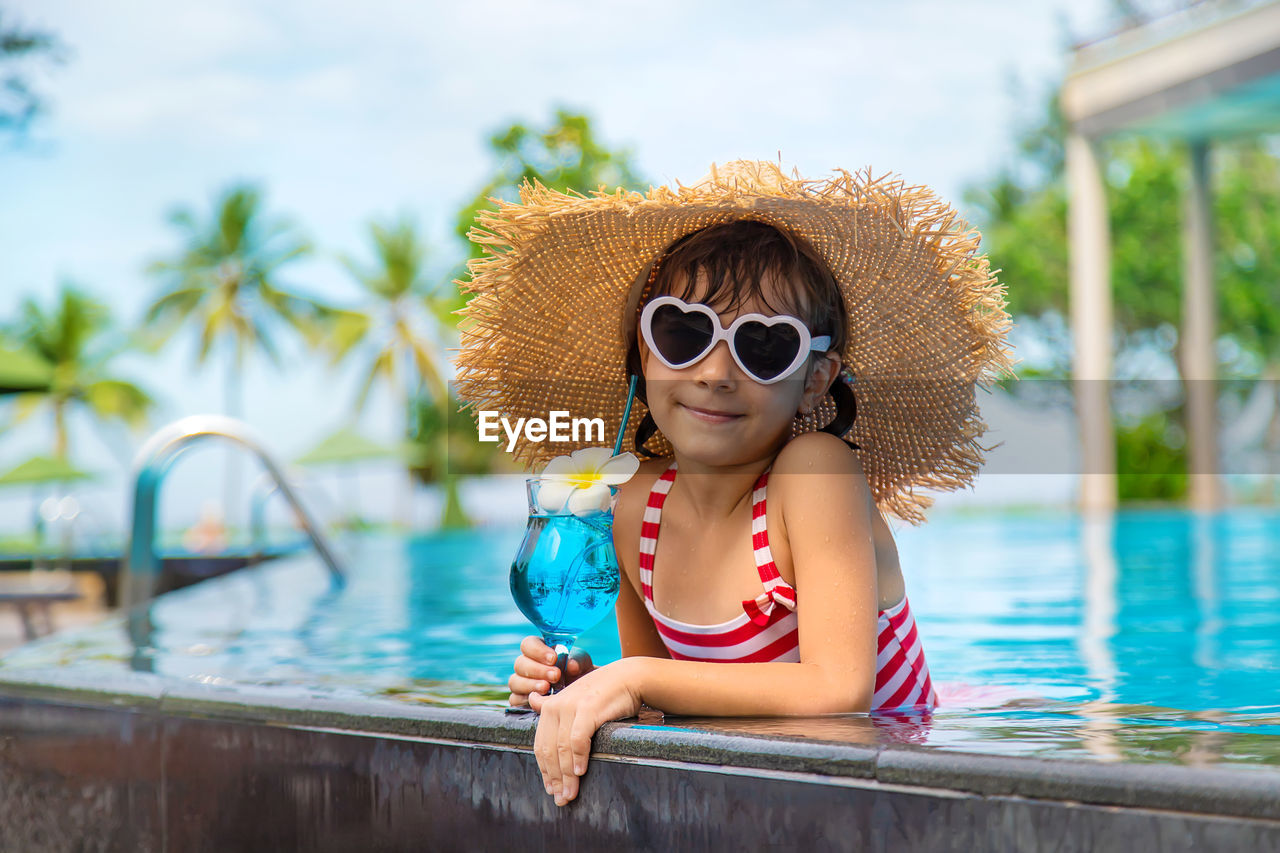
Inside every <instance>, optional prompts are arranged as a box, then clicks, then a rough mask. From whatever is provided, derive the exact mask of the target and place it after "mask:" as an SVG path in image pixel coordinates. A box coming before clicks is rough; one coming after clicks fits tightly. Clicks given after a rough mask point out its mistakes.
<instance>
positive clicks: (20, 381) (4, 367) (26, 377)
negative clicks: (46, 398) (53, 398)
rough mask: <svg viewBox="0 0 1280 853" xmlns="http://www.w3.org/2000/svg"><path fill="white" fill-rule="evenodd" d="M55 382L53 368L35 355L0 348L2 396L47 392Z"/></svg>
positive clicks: (3, 347)
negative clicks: (51, 383)
mask: <svg viewBox="0 0 1280 853" xmlns="http://www.w3.org/2000/svg"><path fill="white" fill-rule="evenodd" d="M52 381H53V368H52V367H51V366H50V365H49V362H47V361H45V360H44V359H43V358H41V357H40V356H38V355H36V354H35V353H33V352H31V351H29V350H25V349H10V348H9V347H6V346H0V394H11V393H14V392H17V391H45V390H47V389H48V388H49V383H50V382H52Z"/></svg>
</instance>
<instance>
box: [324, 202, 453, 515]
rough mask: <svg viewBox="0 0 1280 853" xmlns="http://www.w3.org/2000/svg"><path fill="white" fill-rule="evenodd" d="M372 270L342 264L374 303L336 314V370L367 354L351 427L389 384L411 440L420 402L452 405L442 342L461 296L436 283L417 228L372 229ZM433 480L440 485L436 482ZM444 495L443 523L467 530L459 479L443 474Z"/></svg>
mask: <svg viewBox="0 0 1280 853" xmlns="http://www.w3.org/2000/svg"><path fill="white" fill-rule="evenodd" d="M369 231H370V235H371V236H372V239H373V246H374V263H373V266H371V267H366V266H362V265H361V264H360V263H358V262H357V261H355V260H353V259H352V258H350V257H344V258H343V259H342V261H343V264H344V265H345V266H346V268H347V270H348V272H350V273H351V276H352V277H353V278H354V279H355V280H356V281H357V282H359V283H360V285H361V286H362V287H363V288H364V290H365V293H366V297H367V298H368V300H369V301H370V302H371V303H372V305H371V307H370V308H368V309H367V310H364V311H361V310H344V311H341V312H335V314H334V317H333V322H332V325H331V331H330V333H329V335H328V339H329V344H328V345H329V349H330V352H331V353H332V356H333V361H334V363H335V364H336V363H338V362H340V361H342V360H344V359H346V358H348V357H350V356H351V355H352V354H354V353H356V352H364V353H365V354H366V357H367V360H368V366H367V367H366V368H365V371H364V379H363V381H362V382H361V384H360V390H359V392H358V393H357V395H356V401H355V406H354V407H353V408H352V409H351V419H352V420H353V421H354V420H355V419H356V418H357V417H359V415H360V412H361V411H362V410H363V409H364V406H365V402H366V401H367V399H368V396H369V392H370V391H371V390H372V389H373V386H374V385H376V384H377V383H378V382H380V381H381V382H384V383H385V384H386V385H387V387H388V388H389V389H390V391H391V393H392V395H393V396H394V398H395V399H396V401H397V403H398V404H399V405H398V407H397V408H398V411H399V412H400V415H401V417H402V424H404V427H405V431H406V433H412V432H413V431H414V427H413V423H414V419H415V418H416V413H415V409H416V408H418V406H417V405H415V403H414V400H415V399H417V400H423V401H425V403H424V404H423V405H426V406H428V407H442V406H445V405H447V401H448V400H449V392H448V389H447V388H446V387H445V381H444V378H443V374H444V372H443V370H442V367H441V361H442V360H443V352H442V351H441V350H442V348H443V342H444V340H445V339H446V338H447V337H448V336H449V335H450V334H451V332H452V327H453V322H452V320H453V318H452V316H451V312H452V311H453V310H455V309H456V308H457V307H458V305H459V300H458V291H457V288H456V287H455V286H454V285H452V284H441V283H439V282H433V281H432V280H431V279H430V278H429V277H428V276H427V273H426V269H425V266H424V262H425V259H426V254H427V249H426V245H425V244H424V242H423V240H422V238H421V237H420V236H419V234H418V228H417V226H416V224H415V223H414V222H413V220H411V219H409V218H408V217H407V216H401V217H400V218H399V219H398V220H396V221H388V222H385V223H382V222H373V223H371V225H370V226H369ZM433 479H434V478H433ZM438 479H440V480H442V481H443V482H444V485H445V492H446V508H445V517H446V519H447V520H450V521H456V522H458V523H460V524H461V523H465V514H463V512H462V508H461V504H460V503H459V501H458V494H457V486H456V482H455V479H456V478H452V477H448V476H446V474H445V472H440V475H439V477H438Z"/></svg>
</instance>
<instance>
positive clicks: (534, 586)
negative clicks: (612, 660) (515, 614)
mask: <svg viewBox="0 0 1280 853" xmlns="http://www.w3.org/2000/svg"><path fill="white" fill-rule="evenodd" d="M618 583H619V577H618V561H617V558H616V557H615V556H614V552H613V515H612V513H607V512H606V513H600V514H598V515H593V516H587V517H583V518H579V517H577V516H574V515H571V514H565V515H558V514H557V515H530V516H529V526H528V527H527V528H526V530H525V534H524V541H523V542H521V543H520V550H519V552H518V553H517V554H516V558H515V561H514V562H513V563H512V564H511V596H512V598H514V599H515V602H516V606H517V607H519V608H520V612H521V613H523V614H524V615H525V618H526V619H528V620H529V621H530V622H532V623H533V624H534V625H535V626H537V628H538V630H539V631H541V632H542V637H543V640H544V641H545V642H546V643H547V645H549V646H552V647H553V648H554V647H555V646H556V645H563V646H566V647H569V646H572V645H573V641H574V640H576V639H577V638H578V636H579V635H580V634H582V632H584V631H586V630H588V629H590V628H592V627H594V626H595V624H596V623H597V622H599V621H600V620H601V619H603V618H604V617H605V616H606V615H608V613H609V611H610V610H612V609H613V604H614V602H615V601H616V600H617V598H618Z"/></svg>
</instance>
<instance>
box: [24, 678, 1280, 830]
mask: <svg viewBox="0 0 1280 853" xmlns="http://www.w3.org/2000/svg"><path fill="white" fill-rule="evenodd" d="M0 698H12V699H22V700H28V701H37V702H47V703H52V704H59V705H73V706H79V707H98V708H109V709H113V710H128V711H136V712H140V713H150V714H158V715H162V716H174V717H196V718H208V719H217V720H222V721H234V722H242V723H248V724H265V725H283V726H291V727H297V728H317V729H326V730H333V731H343V732H350V733H353V734H363V735H373V736H377V735H384V736H389V737H402V738H413V739H430V740H438V741H450V742H458V743H462V744H472V745H477V746H498V747H514V748H518V749H525V750H530V749H532V745H533V735H534V729H535V726H536V717H535V716H533V715H513V714H507V713H504V712H503V711H502V710H501V709H498V708H494V707H484V706H464V707H445V706H435V705H425V704H413V703H410V702H405V701H401V700H396V699H391V698H387V699H381V698H339V697H332V696H324V695H316V694H314V693H306V692H305V691H298V690H296V689H290V688H274V687H268V686H248V685H234V686H227V685H209V684H201V683H194V682H182V681H175V680H174V679H171V678H166V677H163V676H159V675H153V674H150V673H141V672H131V671H123V672H122V671H113V672H111V673H109V674H101V673H97V674H95V673H88V672H83V671H80V672H77V671H73V670H41V671H30V670H26V671H24V670H8V671H6V670H4V669H0ZM593 747H594V749H593V752H592V757H593V758H601V759H605V760H609V759H610V758H614V759H622V760H634V759H641V760H644V759H649V760H655V761H679V762H685V763H689V764H695V765H710V766H716V767H732V768H740V769H746V770H764V771H787V772H794V773H802V774H810V775H813V776H817V777H837V778H846V779H862V780H874V781H875V782H878V783H882V784H888V785H895V786H906V787H912V788H929V789H935V790H936V789H943V790H948V791H953V792H956V793H964V794H974V795H979V796H1003V797H1022V798H1028V799H1035V800H1051V801H1060V802H1065V803H1082V804H1090V805H1101V806H1116V807H1130V808H1142V809H1149V810H1158V811H1174V812H1185V813H1194V814H1203V815H1214V816H1230V817H1241V818H1250V819H1254V820H1270V821H1280V774H1277V773H1276V772H1275V771H1274V770H1273V768H1270V767H1265V768H1256V767H1251V768H1247V769H1245V768H1241V769H1238V770H1236V769H1223V768H1201V767H1190V766H1185V765H1170V764H1167V763H1162V764H1140V763H1121V762H1114V763H1109V762H1099V761H1077V760H1072V759H1044V758H1032V757H1026V756H1003V755H989V754H980V753H973V752H962V751H955V750H951V749H941V748H937V747H929V746H920V745H910V744H881V745H875V746H872V745H859V744H850V743H840V742H833V741H825V740H811V739H798V738H789V737H783V736H777V735H768V734H757V733H731V732H722V731H712V730H708V729H699V728H697V727H696V722H695V724H694V726H692V727H688V728H686V727H683V726H681V725H680V724H679V720H678V719H673V718H669V720H668V721H665V722H664V723H663V724H660V725H646V724H642V723H639V722H632V721H622V722H616V723H609V724H607V725H605V726H604V727H603V728H601V730H600V731H599V732H598V733H597V735H596V737H595V740H594V743H593Z"/></svg>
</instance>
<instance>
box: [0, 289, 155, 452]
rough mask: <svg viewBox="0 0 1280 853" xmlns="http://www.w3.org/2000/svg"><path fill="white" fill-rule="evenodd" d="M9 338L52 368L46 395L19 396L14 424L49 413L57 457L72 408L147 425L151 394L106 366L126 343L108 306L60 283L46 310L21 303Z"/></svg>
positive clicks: (64, 446) (64, 441) (65, 448)
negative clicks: (37, 414) (32, 416)
mask: <svg viewBox="0 0 1280 853" xmlns="http://www.w3.org/2000/svg"><path fill="white" fill-rule="evenodd" d="M7 336H8V337H10V338H12V339H13V340H14V341H16V342H18V343H19V344H21V345H22V346H24V347H25V348H26V349H27V350H29V351H30V352H32V353H34V354H35V355H36V356H38V357H39V358H41V359H43V360H44V361H46V362H47V363H48V364H49V365H50V366H51V367H52V368H53V381H52V382H51V383H50V386H49V388H48V390H46V391H29V392H25V393H22V394H19V395H18V397H17V419H18V420H23V419H25V418H27V417H29V416H30V415H32V414H33V413H34V412H36V411H38V410H40V409H44V408H48V409H49V410H50V412H51V414H52V416H53V453H54V455H55V456H57V457H60V458H66V456H67V455H68V453H69V445H68V432H67V423H66V419H67V414H68V412H69V410H71V409H72V408H83V409H85V410H87V411H88V412H89V413H90V415H92V416H93V417H95V418H97V419H100V420H118V421H122V422H123V423H126V424H128V425H129V426H131V427H135V428H136V427H141V426H143V425H145V423H146V418H147V415H148V413H149V412H150V411H151V409H152V408H153V406H154V401H153V400H152V398H151V396H150V394H148V393H147V392H146V391H144V390H143V389H142V388H141V387H139V386H138V385H135V384H134V383H132V382H129V381H128V380H125V379H122V378H120V377H118V376H115V375H113V374H112V373H111V372H110V362H111V361H112V359H114V358H115V357H116V356H117V355H118V354H119V353H120V352H121V351H123V350H124V349H125V343H126V342H125V341H124V339H123V338H121V337H120V336H118V335H116V334H115V329H114V325H113V323H112V320H111V313H110V311H109V309H108V308H107V306H106V305H104V304H102V303H101V302H98V301H97V300H95V299H93V298H92V297H90V296H89V295H87V294H86V293H85V292H84V291H82V290H80V289H79V288H77V287H76V286H75V285H72V284H69V283H63V285H62V286H61V288H60V290H59V291H58V293H57V295H56V296H55V297H54V304H53V306H52V307H50V308H45V307H44V306H42V305H41V304H40V303H38V302H36V301H35V300H34V299H31V298H29V297H28V298H27V299H24V300H23V302H22V305H21V307H20V308H19V311H18V320H17V322H16V323H14V324H13V325H12V327H11V328H10V329H9V330H8V335H7Z"/></svg>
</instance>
